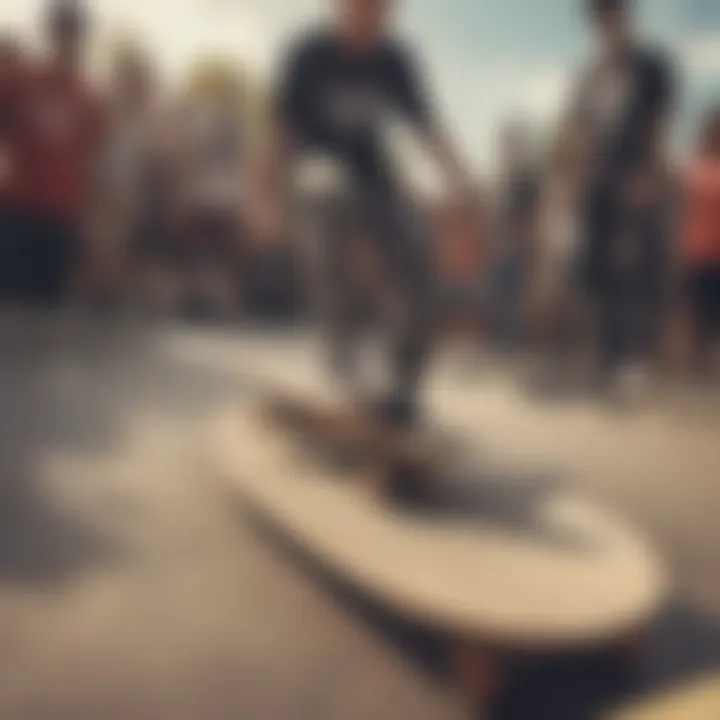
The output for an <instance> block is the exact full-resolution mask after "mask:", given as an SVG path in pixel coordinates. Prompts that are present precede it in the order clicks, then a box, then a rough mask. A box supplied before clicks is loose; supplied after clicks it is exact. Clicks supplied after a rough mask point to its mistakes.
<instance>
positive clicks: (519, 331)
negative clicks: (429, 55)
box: [491, 123, 539, 351]
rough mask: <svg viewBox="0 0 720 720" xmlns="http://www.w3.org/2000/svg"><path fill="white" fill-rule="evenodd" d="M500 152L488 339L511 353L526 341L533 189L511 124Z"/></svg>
mask: <svg viewBox="0 0 720 720" xmlns="http://www.w3.org/2000/svg"><path fill="white" fill-rule="evenodd" d="M500 152H501V158H500V162H501V170H500V186H499V189H498V190H499V192H498V198H497V201H496V216H497V217H496V223H495V228H494V239H493V248H492V260H491V279H492V285H493V288H492V318H493V337H494V340H495V342H496V343H497V344H498V346H499V347H500V348H501V349H503V350H510V351H513V350H517V349H519V348H520V347H521V346H522V345H523V343H524V342H525V341H526V340H527V319H528V318H527V308H526V300H527V292H528V290H529V283H530V278H531V276H532V267H533V252H534V248H535V246H536V230H537V211H538V199H539V184H538V177H537V171H536V169H535V167H534V160H533V158H532V152H531V149H530V143H529V140H528V133H527V131H526V129H525V128H524V127H522V126H521V125H519V124H515V123H513V124H511V125H508V126H507V127H505V128H504V129H503V131H502V133H501V138H500Z"/></svg>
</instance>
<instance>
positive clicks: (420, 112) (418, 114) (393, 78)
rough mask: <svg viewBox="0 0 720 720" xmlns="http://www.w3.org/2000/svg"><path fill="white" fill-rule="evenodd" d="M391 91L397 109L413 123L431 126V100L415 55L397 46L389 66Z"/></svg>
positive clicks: (425, 126)
mask: <svg viewBox="0 0 720 720" xmlns="http://www.w3.org/2000/svg"><path fill="white" fill-rule="evenodd" d="M388 78H389V81H390V92H391V93H392V97H393V101H394V103H395V106H396V108H397V110H398V111H399V112H400V113H401V114H402V115H403V117H404V118H406V119H407V120H409V121H410V122H411V123H412V124H413V125H416V126H418V127H421V128H424V129H426V128H429V127H431V126H432V124H433V117H432V115H433V114H432V112H431V108H430V101H429V99H428V95H427V92H426V89H425V84H424V82H423V81H422V79H421V77H420V72H419V70H418V63H417V61H416V60H415V58H414V57H413V55H412V54H411V53H409V52H407V51H405V50H403V49H400V48H395V49H394V51H393V52H392V54H391V59H390V65H389V68H388Z"/></svg>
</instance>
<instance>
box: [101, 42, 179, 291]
mask: <svg viewBox="0 0 720 720" xmlns="http://www.w3.org/2000/svg"><path fill="white" fill-rule="evenodd" d="M154 80H155V79H154V76H153V71H152V68H151V65H150V61H149V59H148V58H147V55H146V54H145V53H144V52H142V51H141V50H140V49H139V48H137V47H134V46H133V45H131V44H123V45H121V46H119V47H118V48H117V49H116V51H115V53H114V55H113V58H112V67H111V79H110V97H109V115H110V119H109V121H108V130H107V143H106V148H105V157H104V167H103V184H104V186H105V189H106V194H107V205H106V207H107V210H108V212H107V214H106V221H105V222H104V224H103V225H104V227H103V228H102V231H101V232H102V235H101V238H100V243H99V245H100V250H99V252H98V253H97V257H96V263H95V267H94V269H93V270H94V272H93V275H94V281H95V284H96V290H98V291H99V292H101V293H103V292H104V293H109V295H110V296H111V299H114V300H115V302H118V301H120V300H121V299H130V298H129V297H128V296H133V299H136V298H135V297H134V296H135V295H137V294H141V293H143V292H144V284H145V281H146V280H147V279H148V278H147V277H146V275H147V274H148V271H150V278H149V279H150V280H151V281H152V280H153V279H154V278H153V277H152V272H151V268H152V266H153V265H154V263H155V262H158V261H161V260H162V259H163V258H164V255H163V249H164V241H166V240H167V238H166V234H165V232H163V230H164V228H163V224H162V221H161V217H162V211H163V208H164V206H165V203H164V202H163V200H164V198H163V193H164V191H165V189H166V188H165V187H164V183H163V178H162V176H161V173H160V172H159V168H158V165H159V163H160V158H159V151H158V147H157V145H158V138H157V135H158V133H159V132H160V131H161V130H160V128H159V127H158V120H159V118H158V113H157V102H156V88H155V81H154Z"/></svg>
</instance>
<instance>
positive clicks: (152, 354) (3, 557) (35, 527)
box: [0, 318, 241, 589]
mask: <svg viewBox="0 0 720 720" xmlns="http://www.w3.org/2000/svg"><path fill="white" fill-rule="evenodd" d="M158 337H159V333H157V332H155V331H153V330H149V329H146V330H138V329H128V328H121V327H117V326H116V327H112V326H107V325H101V324H100V323H93V322H88V323H83V324H80V325H73V326H72V327H68V328H67V329H65V328H63V326H62V321H59V320H57V319H48V318H40V319H37V318H36V319H34V320H33V321H28V322H26V323H23V324H18V323H15V325H14V326H13V328H12V331H8V330H7V327H5V326H3V328H2V332H0V350H1V352H0V397H1V398H2V411H1V412H0V457H1V458H2V474H0V584H2V585H8V584H10V585H24V586H28V587H29V588H42V589H47V588H48V586H52V585H54V584H56V583H59V582H61V581H63V580H65V579H67V578H68V577H70V576H72V575H73V574H74V573H76V572H77V571H80V570H82V569H84V568H87V567H88V566H98V565H101V564H103V563H109V562H113V561H115V560H118V559H120V558H121V557H122V554H123V548H121V547H118V546H117V544H116V543H117V541H115V540H111V539H110V538H109V537H108V536H107V535H106V534H105V533H104V532H103V528H102V523H97V525H94V526H90V525H89V524H88V522H87V519H86V518H81V517H76V516H74V515H70V514H69V513H68V512H67V511H65V510H63V509H62V508H60V507H58V504H57V502H56V501H55V499H54V498H53V497H52V493H51V492H49V491H48V488H47V487H46V486H45V483H44V478H43V471H42V463H43V461H44V459H46V458H47V457H48V456H49V455H52V454H54V453H62V454H66V453H67V454H70V455H72V456H77V455H80V456H83V457H88V458H92V457H102V456H103V455H104V454H107V453H110V452H112V451H113V449H117V446H118V443H120V442H121V441H122V439H123V435H124V433H125V432H127V429H128V420H127V417H128V412H129V411H133V412H135V411H137V410H138V409H142V408H150V409H152V410H154V411H157V412H159V413H161V414H168V415H172V416H177V417H191V418H192V417H197V416H198V415H199V414H200V413H202V412H204V411H205V410H207V409H208V408H212V407H214V406H215V404H216V403H217V402H218V401H219V400H221V399H226V398H227V397H228V395H229V394H230V393H233V392H239V391H240V390H241V388H240V386H239V383H238V380H237V378H234V377H233V378H230V377H228V376H223V375H222V374H221V373H219V372H217V371H216V370H212V371H210V370H207V371H204V370H203V369H202V368H199V367H197V365H193V364H192V363H184V362H183V359H182V357H178V358H173V359H170V358H169V357H168V354H167V353H163V352H162V350H161V348H160V346H159V343H158ZM102 482H103V478H98V483H99V484H101V483H102Z"/></svg>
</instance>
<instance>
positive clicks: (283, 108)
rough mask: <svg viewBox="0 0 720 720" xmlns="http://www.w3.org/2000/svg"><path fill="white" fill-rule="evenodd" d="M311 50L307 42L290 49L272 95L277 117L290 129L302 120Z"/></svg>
mask: <svg viewBox="0 0 720 720" xmlns="http://www.w3.org/2000/svg"><path fill="white" fill-rule="evenodd" d="M311 56H312V53H311V50H310V48H309V47H308V46H307V45H305V44H298V45H297V46H295V47H293V48H291V49H290V51H289V52H288V53H287V54H286V56H285V57H284V58H283V60H282V62H281V65H280V68H279V71H278V73H277V80H276V82H275V90H274V93H273V97H272V104H273V111H274V114H275V117H276V119H277V120H278V121H279V122H280V123H281V124H282V125H284V126H285V127H286V128H288V129H289V130H295V129H297V127H298V125H299V124H300V123H301V122H302V117H303V107H304V105H303V102H304V98H305V97H306V92H305V89H306V86H307V83H308V75H309V72H310V67H311V64H312V63H311V59H312V58H311Z"/></svg>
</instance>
